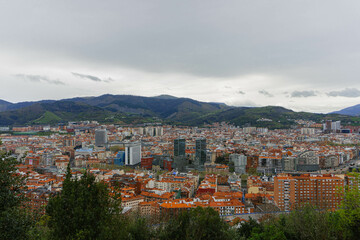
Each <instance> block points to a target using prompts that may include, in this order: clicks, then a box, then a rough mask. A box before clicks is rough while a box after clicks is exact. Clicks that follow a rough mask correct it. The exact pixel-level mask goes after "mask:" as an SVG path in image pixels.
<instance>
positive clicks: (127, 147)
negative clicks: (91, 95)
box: [0, 120, 360, 220]
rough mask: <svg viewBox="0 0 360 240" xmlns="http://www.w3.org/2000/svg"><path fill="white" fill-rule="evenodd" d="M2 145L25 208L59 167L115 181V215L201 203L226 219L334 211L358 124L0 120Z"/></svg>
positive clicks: (58, 182) (40, 200)
mask: <svg viewBox="0 0 360 240" xmlns="http://www.w3.org/2000/svg"><path fill="white" fill-rule="evenodd" d="M0 131H1V132H2V133H1V141H2V145H1V146H0V148H1V150H5V151H8V152H11V154H12V155H13V156H14V157H16V158H17V159H18V160H19V161H20V162H21V164H20V165H18V171H19V173H20V174H22V175H26V176H27V180H26V186H27V188H26V195H27V196H28V197H29V199H30V201H29V204H30V205H31V207H32V208H33V209H36V210H40V211H41V212H45V208H44V206H46V204H47V202H48V200H49V198H50V197H51V196H54V195H55V194H56V193H58V192H61V189H62V181H63V180H64V178H65V174H66V171H67V167H68V164H70V166H71V171H72V177H73V178H80V177H81V176H82V174H84V171H89V172H91V173H92V174H94V175H95V176H96V180H97V181H103V182H104V183H106V184H108V185H109V187H112V186H119V187H120V188H119V191H120V193H121V204H122V211H123V213H124V214H128V213H133V212H136V213H139V214H140V215H143V216H161V215H163V214H177V213H179V211H183V210H186V209H191V208H195V207H198V206H200V207H210V208H213V209H215V210H216V211H217V212H219V214H220V215H221V216H222V217H224V218H226V219H228V220H232V219H234V218H236V217H237V218H240V219H244V220H246V219H248V218H249V216H251V217H253V218H257V216H261V215H262V214H266V213H276V212H284V211H291V210H293V209H296V208H298V207H301V206H302V205H304V204H312V205H314V206H317V207H318V208H320V209H330V210H334V209H336V208H338V207H339V204H340V202H341V194H342V189H344V187H345V186H347V185H349V186H352V185H355V184H357V183H356V181H354V178H353V177H352V176H351V174H348V173H349V172H351V171H354V170H357V168H358V165H357V161H358V159H359V149H358V146H359V143H360V137H359V127H351V126H342V124H341V123H340V122H339V121H331V120H328V121H326V122H323V123H315V122H311V121H302V120H298V121H297V126H296V127H294V128H292V129H281V130H269V129H267V128H256V127H243V128H240V127H237V126H232V125H229V124H226V123H215V124H212V125H206V126H204V127H187V126H166V125H161V124H147V125H146V124H145V125H141V126H116V125H101V124H99V123H97V122H93V121H83V122H70V123H68V124H63V125H57V126H26V127H12V128H9V127H1V128H0Z"/></svg>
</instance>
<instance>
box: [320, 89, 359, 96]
mask: <svg viewBox="0 0 360 240" xmlns="http://www.w3.org/2000/svg"><path fill="white" fill-rule="evenodd" d="M327 95H328V96H331V97H348V98H357V97H360V90H359V89H356V88H345V89H344V90H340V91H331V92H329V93H327Z"/></svg>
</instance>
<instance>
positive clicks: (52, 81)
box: [15, 74, 65, 85]
mask: <svg viewBox="0 0 360 240" xmlns="http://www.w3.org/2000/svg"><path fill="white" fill-rule="evenodd" d="M15 76H16V77H18V78H22V79H24V80H27V81H31V82H42V83H49V84H55V85H65V83H64V82H62V81H60V80H57V79H50V78H48V77H46V76H39V75H27V74H16V75H15Z"/></svg>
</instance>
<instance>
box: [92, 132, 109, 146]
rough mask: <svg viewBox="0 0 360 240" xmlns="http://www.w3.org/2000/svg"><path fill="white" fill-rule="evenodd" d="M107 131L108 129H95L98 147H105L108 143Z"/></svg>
mask: <svg viewBox="0 0 360 240" xmlns="http://www.w3.org/2000/svg"><path fill="white" fill-rule="evenodd" d="M107 140H108V139H107V131H106V129H96V130H95V146H96V147H105V146H106V144H107Z"/></svg>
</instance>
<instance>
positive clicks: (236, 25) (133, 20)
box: [0, 0, 360, 83]
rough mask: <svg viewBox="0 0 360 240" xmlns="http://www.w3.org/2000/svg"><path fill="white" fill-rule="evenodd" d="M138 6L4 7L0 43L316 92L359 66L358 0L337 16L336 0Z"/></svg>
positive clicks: (164, 1)
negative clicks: (262, 78)
mask: <svg viewBox="0 0 360 240" xmlns="http://www.w3.org/2000/svg"><path fill="white" fill-rule="evenodd" d="M140 2H141V3H140ZM140 2H138V1H131V0H124V1H116V0H109V1H108V2H107V4H106V6H105V5H103V4H101V2H100V1H95V0H79V1H74V3H72V10H70V11H69V10H68V7H67V3H66V2H63V1H43V2H41V3H39V5H36V6H34V5H33V4H31V3H30V1H25V2H21V1H18V0H14V1H10V2H9V3H8V4H6V5H4V6H2V9H1V13H2V14H1V15H0V28H1V29H2V33H3V34H2V38H1V42H2V43H3V44H4V46H5V47H6V46H7V44H8V45H10V46H15V49H16V47H18V46H19V48H18V49H23V48H25V49H31V50H33V51H36V52H41V51H45V52H51V53H55V54H56V53H57V52H58V53H59V54H61V55H66V56H69V58H73V59H75V60H79V59H80V60H84V59H85V61H89V62H91V63H98V64H99V65H104V66H117V67H125V68H131V69H136V70H140V71H149V72H156V73H158V72H160V73H169V72H170V73H185V74H191V75H196V76H208V77H234V76H242V75H246V74H258V73H260V74H274V75H281V76H285V77H286V79H287V80H291V81H293V82H294V81H303V82H305V81H307V82H312V81H313V80H314V79H316V80H317V82H318V83H324V81H330V80H331V81H332V82H336V81H337V79H338V78H339V76H345V75H346V77H349V78H348V79H351V81H353V82H355V81H356V79H355V77H354V76H357V75H359V74H360V69H359V68H357V67H354V66H353V64H349V63H354V62H357V61H359V60H360V56H359V55H354V54H353V53H354V52H359V51H360V45H359V44H358V42H359V41H360V34H359V33H360V31H354V29H355V28H356V23H357V22H359V21H360V15H359V14H357V9H359V7H360V2H359V1H354V0H350V2H349V3H347V7H346V8H345V9H344V7H343V3H342V2H340V1H326V0H319V1H318V4H314V5H312V7H311V8H309V4H311V1H308V0H306V2H307V3H306V4H305V3H303V2H302V1H298V2H293V1H276V2H275V3H274V2H272V1H268V0H259V1H245V0H229V1H227V4H223V3H222V2H221V1H213V0H211V1H207V2H206V3H204V2H203V1H199V0H191V1H190V0H184V1H175V2H174V1H168V0H157V1H145V2H144V1H140ZM324 4H326V6H327V7H326V11H325V10H324V8H323V6H324ZM84 6H85V7H84ZM339 9H343V11H339ZM274 12H276V17H273V13H274ZM35 13H36V14H35ZM94 15H96V16H97V17H96V18H94V17H93V16H94ZM254 15H256V16H257V17H256V18H254V17H253V16H254ZM18 16H22V17H21V18H19V17H18ZM135 16H136V17H135ZM333 16H338V17H337V18H336V19H335V18H334V17H333ZM24 19H26V21H24ZM43 19H49V20H48V21H43ZM205 19H206V20H205ZM9 22H11V24H8V23H9ZM74 22H76V24H74ZM314 22H316V24H314ZM114 23H118V24H114ZM104 26H106V27H104ZM15 33H16V34H15ZM44 36H46V37H44ZM189 36H191V37H189ZM339 43H341V44H339ZM20 46H21V48H20ZM329 49H331V51H329ZM39 56H41V54H39ZM39 60H40V59H39ZM45 61H46V60H45ZM333 66H336V68H334V67H333ZM309 76H312V77H309ZM351 76H352V77H351ZM304 79H306V80H304ZM307 79H308V80H307ZM93 81H96V80H93ZM349 81H350V80H349Z"/></svg>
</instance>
